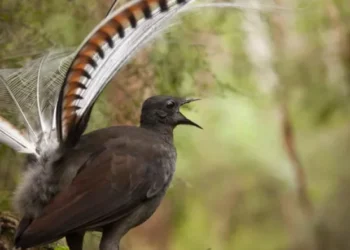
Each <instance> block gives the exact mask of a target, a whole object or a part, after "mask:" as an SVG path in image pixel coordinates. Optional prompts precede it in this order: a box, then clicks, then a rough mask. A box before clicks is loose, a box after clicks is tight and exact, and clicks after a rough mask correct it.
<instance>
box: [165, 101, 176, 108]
mask: <svg viewBox="0 0 350 250" xmlns="http://www.w3.org/2000/svg"><path fill="white" fill-rule="evenodd" d="M166 107H167V108H168V109H172V108H174V107H175V102H174V101H168V102H167V104H166Z"/></svg>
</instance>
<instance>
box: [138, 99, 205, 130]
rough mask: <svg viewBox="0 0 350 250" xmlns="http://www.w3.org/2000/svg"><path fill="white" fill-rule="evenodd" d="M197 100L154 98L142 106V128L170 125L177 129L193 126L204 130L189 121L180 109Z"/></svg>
mask: <svg viewBox="0 0 350 250" xmlns="http://www.w3.org/2000/svg"><path fill="white" fill-rule="evenodd" d="M197 100H199V99H195V98H178V97H172V96H153V97H150V98H148V99H147V100H146V101H145V102H144V103H143V105H142V111H141V126H142V127H146V126H148V127H150V126H151V127H152V126H159V125H168V126H170V127H172V128H175V127H176V126H177V125H181V124H184V125H192V126H195V127H197V128H202V127H201V126H199V125H198V124H196V123H194V122H193V121H191V120H189V119H187V118H186V117H185V116H184V115H183V114H181V112H180V107H181V106H182V105H184V104H186V103H190V102H193V101H197Z"/></svg>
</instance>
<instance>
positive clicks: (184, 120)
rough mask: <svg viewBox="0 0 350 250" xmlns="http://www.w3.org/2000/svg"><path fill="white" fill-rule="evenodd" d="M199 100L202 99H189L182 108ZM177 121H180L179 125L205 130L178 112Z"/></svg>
mask: <svg viewBox="0 0 350 250" xmlns="http://www.w3.org/2000/svg"><path fill="white" fill-rule="evenodd" d="M198 100H200V99H198V98H187V99H185V100H184V101H183V102H182V103H181V106H182V105H184V104H186V103H190V102H194V101H198ZM177 120H178V124H184V125H191V126H195V127H197V128H200V129H203V128H202V127H201V126H199V125H198V124H197V123H195V122H193V121H191V120H190V119H187V117H186V116H184V115H183V114H182V113H181V112H180V111H179V112H178V119H177Z"/></svg>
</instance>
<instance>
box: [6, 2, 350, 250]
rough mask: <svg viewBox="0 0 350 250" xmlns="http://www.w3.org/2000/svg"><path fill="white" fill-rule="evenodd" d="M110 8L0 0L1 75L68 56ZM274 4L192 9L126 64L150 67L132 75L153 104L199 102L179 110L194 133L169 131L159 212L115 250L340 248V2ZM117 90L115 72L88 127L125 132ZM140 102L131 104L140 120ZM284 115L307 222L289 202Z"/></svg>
mask: <svg viewBox="0 0 350 250" xmlns="http://www.w3.org/2000/svg"><path fill="white" fill-rule="evenodd" d="M251 1H253V0H251ZM110 2H111V1H107V0H106V1H94V0H88V1H86V0H85V1H82V0H77V1H75V0H72V1H63V0H62V1H42V0H35V1H30V2H25V3H24V2H23V1H18V0H3V2H2V5H1V8H0V30H1V31H0V32H1V35H0V37H1V39H0V46H1V48H2V49H1V50H0V66H1V67H12V66H17V65H20V63H21V62H23V61H24V60H28V59H31V58H32V57H33V56H35V55H37V54H38V53H39V52H40V53H41V52H42V51H43V50H45V49H48V48H52V47H70V46H77V45H78V44H79V42H80V41H82V40H83V38H84V36H85V35H87V34H88V33H89V31H90V30H91V29H92V28H93V27H94V25H95V24H96V23H98V21H99V20H101V18H103V16H104V15H105V13H106V12H107V10H108V5H109V4H110ZM248 2H250V1H246V3H248ZM254 2H259V1H258V0H256V1H254ZM272 2H273V3H274V4H275V5H276V6H280V7H286V8H288V10H287V11H286V10H273V11H267V10H263V11H256V10H252V9H249V8H248V9H244V10H233V9H229V10H226V9H215V10H201V11H200V12H190V13H188V14H186V15H184V17H183V18H182V21H183V22H181V23H180V24H179V25H176V26H174V27H172V28H171V29H170V30H169V31H168V32H166V34H164V35H163V36H162V37H160V38H159V39H157V40H156V41H155V42H153V43H152V45H151V46H150V47H149V48H148V49H146V50H145V51H144V52H141V53H140V55H137V56H136V58H135V60H137V59H138V58H141V59H142V60H144V61H146V62H145V65H146V66H145V65H143V66H140V64H138V63H135V61H133V62H131V63H130V65H129V66H128V67H129V68H128V69H127V70H129V71H130V70H133V69H134V70H135V72H139V71H138V70H140V69H139V68H141V67H151V68H152V72H153V75H152V77H151V78H150V79H148V78H147V79H146V78H142V77H140V75H138V74H137V73H135V76H136V77H140V79H141V81H142V84H143V85H142V86H141V87H140V88H142V87H143V86H148V85H149V84H151V85H153V86H155V91H154V92H156V93H162V94H171V95H182V96H199V97H202V98H203V100H202V101H201V102H198V103H195V104H191V108H190V109H186V110H184V113H186V114H187V115H188V116H189V117H191V118H193V120H195V121H197V122H198V123H199V124H200V125H202V126H203V127H204V130H203V131H200V130H195V129H192V128H188V127H180V128H177V129H176V131H175V140H176V144H177V148H178V164H177V174H176V175H177V176H176V178H175V180H174V182H173V185H172V187H171V189H170V190H169V193H168V195H167V198H166V199H165V201H164V202H163V204H162V206H161V207H160V208H159V209H158V211H157V212H156V214H155V215H154V216H153V217H152V218H151V219H150V220H149V221H148V222H147V223H145V224H144V225H142V226H141V227H139V228H137V229H135V230H133V231H132V232H131V233H130V235H129V237H128V238H127V239H126V240H125V241H124V243H123V244H124V247H125V249H162V250H163V249H169V250H182V249H191V250H206V249H212V250H232V249H241V250H245V249H259V250H264V249H266V250H271V249H344V250H345V249H349V248H348V246H349V244H350V241H349V239H348V237H347V235H348V233H349V232H350V217H349V216H348V214H349V212H348V211H349V210H347V208H348V207H350V202H349V201H348V199H347V197H348V195H349V194H348V191H347V190H350V187H349V184H348V183H350V182H349V180H350V178H349V177H350V176H349V173H350V171H349V162H350V155H349V149H350V129H349V125H350V123H349V122H350V112H349V111H350V110H349V107H350V105H349V104H350V103H349V102H350V98H349V94H350V8H349V2H348V0H334V1H332V0H318V1H316V0H313V1H307V2H305V1H297V0H294V1H293V0H284V1H277V0H276V1H270V3H272ZM261 3H262V8H263V9H265V8H264V6H265V5H264V4H265V1H261ZM249 25H251V26H249ZM249 27H250V28H249ZM251 27H253V28H251ZM142 53H146V54H147V57H146V58H147V59H143V57H142V56H141V54H142ZM268 55H270V56H268ZM256 62H258V63H256ZM127 70H125V71H127ZM132 72H134V71H132ZM268 72H272V73H271V74H272V77H271V74H270V75H268V74H267V73H268ZM271 79H272V80H273V81H274V82H275V83H276V85H274V86H273V87H269V84H270V83H271V82H270V80H271ZM127 81H128V74H126V73H125V72H124V71H123V72H121V73H119V74H118V75H117V76H116V78H115V79H114V80H113V82H112V83H111V85H110V86H109V87H108V88H107V90H106V91H105V92H104V93H103V95H102V97H101V98H100V100H99V101H98V103H97V105H96V107H95V109H94V112H93V115H92V119H91V124H90V126H89V130H94V129H97V128H101V127H105V126H109V125H111V124H120V123H124V122H125V121H124V120H123V121H120V120H119V119H118V118H117V117H119V116H117V115H116V114H119V113H123V112H130V111H129V110H124V109H123V110H121V109H120V108H119V107H120V106H119V103H121V102H127V101H128V99H127V98H124V99H122V100H121V99H118V97H116V93H115V92H114V91H119V89H118V88H119V87H120V86H121V87H120V88H123V84H124V83H125V85H126V83H127ZM148 82H150V83H148ZM116 83H118V85H117V86H118V88H116V87H113V84H116ZM120 91H121V90H120ZM133 91H136V90H133ZM144 93H148V92H146V91H145V92H144ZM151 93H153V92H152V91H151ZM132 94H133V92H131V95H132ZM144 98H145V96H143V98H141V99H140V100H138V103H135V102H134V100H133V102H131V101H130V106H132V105H135V106H136V109H138V107H139V106H138V105H139V102H140V101H142V99H144ZM283 107H286V110H285V109H283ZM137 112H138V111H137ZM285 116H287V117H288V121H289V122H290V125H292V126H293V134H292V136H293V138H294V140H295V143H296V144H295V148H294V150H295V151H296V153H297V156H298V157H299V158H300V162H301V165H302V167H303V169H304V171H305V173H304V174H305V176H306V179H307V187H306V188H307V191H308V198H309V199H310V201H311V203H312V205H313V210H312V211H313V212H312V214H311V215H310V214H307V213H306V212H305V210H304V208H303V204H302V203H301V201H300V200H299V199H298V195H299V189H298V188H299V186H298V185H299V184H298V178H297V176H296V172H295V171H296V164H295V162H294V161H293V158H291V156H290V155H289V154H288V151H287V150H286V147H287V146H288V145H286V144H285V137H286V134H285V133H283V122H284V120H283V117H285ZM130 122H131V123H135V121H134V120H132V121H130ZM0 156H1V158H0V177H1V179H0V187H1V189H0V195H1V200H0V208H1V209H2V210H4V209H6V210H7V209H9V208H10V204H9V198H10V194H11V192H12V190H13V188H14V186H15V183H16V182H17V181H18V177H19V174H20V170H21V162H22V160H21V159H20V158H18V157H17V154H15V153H14V152H12V151H11V150H9V149H7V148H5V147H4V146H0ZM96 237H98V236H96V235H95V234H93V235H92V236H91V237H90V238H89V239H87V241H86V242H85V247H86V249H94V248H96V240H95V239H96Z"/></svg>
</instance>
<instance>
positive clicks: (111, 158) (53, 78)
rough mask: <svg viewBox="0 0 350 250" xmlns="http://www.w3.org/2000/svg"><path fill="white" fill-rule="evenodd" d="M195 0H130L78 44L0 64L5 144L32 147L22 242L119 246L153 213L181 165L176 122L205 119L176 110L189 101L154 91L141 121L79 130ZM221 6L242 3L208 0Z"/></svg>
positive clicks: (19, 205) (22, 194)
mask: <svg viewBox="0 0 350 250" xmlns="http://www.w3.org/2000/svg"><path fill="white" fill-rule="evenodd" d="M193 2H195V0H188V1H186V0H136V1H133V2H131V3H129V4H127V5H125V6H122V7H121V8H119V9H117V10H115V11H111V13H109V14H108V15H107V17H106V18H105V19H104V20H102V21H101V22H100V24H98V25H97V26H96V27H95V28H94V29H93V31H92V32H91V33H90V34H89V35H88V36H87V38H86V39H85V40H84V41H83V43H82V44H81V45H80V47H79V48H78V49H77V50H76V51H75V52H73V53H70V52H65V51H54V52H51V53H48V54H46V55H44V56H43V57H41V58H39V59H37V60H35V61H33V62H31V63H30V64H29V65H27V66H25V67H23V68H20V69H3V70H0V108H1V109H2V110H5V113H6V114H10V117H11V122H10V120H8V119H5V118H2V117H0V142H1V143H4V144H7V145H8V146H10V147H12V148H13V149H15V150H16V151H18V152H23V153H27V154H29V156H28V158H27V162H26V167H25V172H24V175H23V178H22V182H21V183H20V185H19V187H18V188H17V191H16V193H15V197H14V205H15V207H16V209H17V211H18V213H19V214H20V215H21V216H22V219H21V222H20V224H19V227H18V229H17V233H16V239H15V245H16V246H17V247H22V248H27V247H32V246H35V245H40V244H45V243H49V242H52V241H55V240H58V239H60V238H62V237H66V239H67V243H68V245H69V247H70V248H71V249H82V243H83V237H84V233H85V231H88V230H100V231H102V232H103V236H102V240H101V244H100V248H101V249H118V248H119V240H120V238H121V237H122V236H123V235H124V234H125V233H126V232H127V231H128V230H129V229H130V228H132V227H134V226H137V225H139V224H140V223H142V222H144V221H145V220H146V219H148V218H149V217H150V216H151V215H152V213H153V212H154V211H155V209H156V208H157V206H158V205H159V202H160V200H161V199H162V197H163V195H164V194H165V191H166V189H167V187H168V185H169V183H170V181H171V178H172V175H173V172H174V168H175V160H176V151H175V148H174V146H173V134H172V133H173V129H174V128H175V127H176V126H177V125H179V124H188V125H194V126H197V127H199V126H198V125H197V124H195V123H193V122H192V121H190V120H188V119H187V118H186V117H184V116H183V115H182V114H181V113H180V112H179V108H180V106H181V105H183V104H185V103H188V102H191V101H193V99H183V98H175V97H170V96H156V97H152V98H149V99H148V100H146V101H145V102H144V104H143V108H142V114H141V119H140V127H123V126H120V127H111V128H106V129H102V130H97V131H94V132H92V133H90V134H87V135H84V136H82V134H83V133H84V131H85V129H86V126H87V124H88V121H89V118H90V114H91V111H92V108H93V106H94V103H95V101H96V100H97V98H98V96H99V94H100V93H101V91H102V90H103V89H104V87H105V86H106V85H107V83H108V82H109V80H110V79H111V78H112V77H113V76H114V75H115V73H116V72H117V71H118V70H119V69H120V68H121V67H122V66H123V65H124V64H125V63H127V62H128V60H129V59H130V58H131V57H132V56H133V55H134V54H135V51H137V50H138V49H140V48H142V46H143V45H145V44H146V43H147V42H148V41H150V39H151V38H152V37H154V36H155V35H156V34H158V33H160V32H161V31H163V30H164V28H166V27H167V25H168V24H169V23H170V22H169V21H170V20H172V18H173V17H176V16H177V15H178V14H179V13H181V12H183V11H186V10H190V9H193V8H194V7H196V5H192V7H190V5H189V4H190V3H193ZM207 3H208V2H207ZM225 4H226V6H227V7H236V6H235V4H234V3H229V2H228V3H217V4H215V3H212V4H211V5H205V4H204V5H203V6H204V7H205V6H219V7H220V6H225ZM200 6H201V5H197V7H200ZM11 114H12V116H11ZM17 123H19V124H20V123H22V124H23V125H25V128H26V133H22V131H21V130H20V129H19V128H16V127H15V126H14V125H12V124H17Z"/></svg>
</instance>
